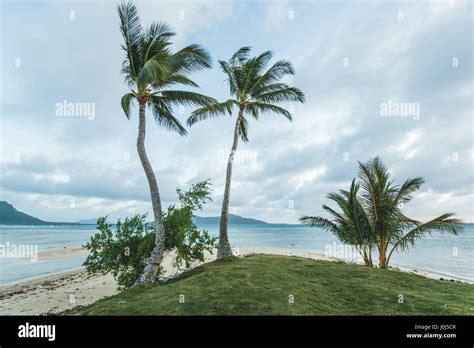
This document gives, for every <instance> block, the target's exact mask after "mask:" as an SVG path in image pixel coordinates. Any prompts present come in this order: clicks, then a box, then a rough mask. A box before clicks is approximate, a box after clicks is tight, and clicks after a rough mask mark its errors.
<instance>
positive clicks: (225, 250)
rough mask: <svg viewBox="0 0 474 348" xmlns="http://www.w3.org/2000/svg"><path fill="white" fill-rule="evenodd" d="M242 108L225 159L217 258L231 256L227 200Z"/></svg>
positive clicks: (242, 112) (228, 198)
mask: <svg viewBox="0 0 474 348" xmlns="http://www.w3.org/2000/svg"><path fill="white" fill-rule="evenodd" d="M243 114H244V110H243V108H240V110H239V115H238V116H237V121H236V122H235V129H234V142H233V143H232V149H231V151H230V154H229V160H228V161H227V173H226V177H225V190H224V200H223V202H222V211H221V221H220V229H219V244H218V246H217V258H218V259H222V258H226V257H230V256H232V249H231V248H230V243H229V237H228V235H227V224H228V220H229V200H230V183H231V180H232V162H233V161H234V154H235V151H237V144H238V143H239V130H240V120H241V118H242V117H243Z"/></svg>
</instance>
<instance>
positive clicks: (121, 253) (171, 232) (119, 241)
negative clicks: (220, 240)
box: [83, 179, 217, 289]
mask: <svg viewBox="0 0 474 348" xmlns="http://www.w3.org/2000/svg"><path fill="white" fill-rule="evenodd" d="M176 191H177V193H178V201H179V204H178V205H174V204H173V205H170V206H169V207H168V209H167V211H166V212H164V214H163V224H164V226H165V250H167V251H170V250H174V251H175V252H176V257H175V260H174V263H175V265H176V266H177V267H178V268H182V267H189V266H190V264H191V263H192V262H193V261H204V252H205V251H206V250H207V251H209V252H212V248H213V247H214V246H215V242H216V239H217V238H215V237H211V236H210V235H209V233H208V231H206V230H199V229H198V228H197V226H196V225H195V224H194V223H193V221H192V217H193V212H194V211H196V210H202V208H203V206H204V204H205V203H206V202H207V201H209V200H211V198H210V194H211V190H210V182H209V179H208V180H205V181H201V182H198V183H197V184H195V185H193V186H192V187H191V188H190V189H189V190H188V191H182V190H181V189H179V188H178V189H177V190H176ZM97 230H98V231H99V232H97V233H96V234H95V235H93V236H92V237H91V240H90V242H88V243H87V244H86V245H85V248H86V249H87V250H88V251H89V255H88V256H87V259H86V260H85V262H84V263H83V265H84V266H85V267H86V270H87V271H88V272H89V273H94V274H107V273H112V275H113V276H114V278H115V279H116V281H117V284H118V285H119V289H123V288H128V287H130V286H132V285H133V283H134V282H135V280H136V279H137V277H138V276H139V275H140V274H141V273H142V271H143V269H144V267H145V264H146V261H147V259H148V257H149V255H150V253H151V251H152V250H153V247H154V243H155V235H154V224H153V223H149V222H146V214H142V215H140V214H137V215H135V216H133V217H131V218H126V219H125V220H123V221H121V220H118V221H117V224H116V225H115V226H113V225H112V224H108V223H107V216H105V217H101V218H99V219H98V220H97Z"/></svg>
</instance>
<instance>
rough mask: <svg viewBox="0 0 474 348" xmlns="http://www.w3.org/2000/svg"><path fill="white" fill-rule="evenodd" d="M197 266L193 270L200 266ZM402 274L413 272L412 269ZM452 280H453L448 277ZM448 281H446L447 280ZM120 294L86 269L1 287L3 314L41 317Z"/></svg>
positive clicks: (61, 253)
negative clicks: (41, 315)
mask: <svg viewBox="0 0 474 348" xmlns="http://www.w3.org/2000/svg"><path fill="white" fill-rule="evenodd" d="M85 253H87V251H85V250H83V249H82V248H81V247H80V246H73V247H66V248H61V249H54V250H52V249H51V250H47V251H44V252H39V254H38V258H39V259H43V260H45V259H51V258H64V257H68V256H75V255H80V254H85ZM234 254H235V255H240V256H247V255H252V254H273V255H285V256H300V257H305V258H310V259H315V260H328V261H336V260H337V259H334V258H329V257H326V256H324V255H322V254H317V253H312V252H307V251H296V250H288V249H277V248H234ZM215 258H216V252H215V251H214V253H213V254H212V255H211V254H210V253H206V255H205V262H210V261H213V260H215ZM172 260H173V254H172V253H169V254H166V255H165V258H164V260H163V267H164V274H163V276H162V277H164V278H166V277H170V276H175V275H176V274H177V273H178V272H180V270H179V269H178V268H177V267H176V266H175V265H173V262H172ZM198 264H199V263H196V264H194V265H193V266H192V267H195V266H197V265H198ZM402 271H405V272H410V273H413V271H412V270H408V269H402ZM415 274H419V275H423V276H426V277H429V278H433V279H439V278H440V276H439V274H434V273H429V272H415ZM448 278H449V277H448ZM445 279H446V278H445ZM116 293H117V284H116V282H115V280H114V279H113V277H112V275H110V274H109V275H105V276H103V275H100V276H92V275H89V274H87V272H86V271H85V270H84V269H79V270H75V271H69V272H62V273H56V274H53V275H49V276H45V277H39V278H36V279H30V280H24V281H21V282H17V283H14V284H9V285H5V286H1V287H0V314H1V315H40V314H45V313H58V312H61V311H64V310H67V309H71V308H74V307H76V306H84V305H88V304H91V303H94V302H95V301H97V300H99V299H102V298H104V297H108V296H112V295H114V294H116Z"/></svg>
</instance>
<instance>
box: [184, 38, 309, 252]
mask: <svg viewBox="0 0 474 348" xmlns="http://www.w3.org/2000/svg"><path fill="white" fill-rule="evenodd" d="M249 52H250V47H242V48H240V49H239V50H238V51H237V52H235V53H234V54H233V55H232V57H231V58H230V59H229V60H228V61H219V65H220V67H221V69H222V71H223V72H224V73H225V74H226V75H227V83H228V85H229V90H230V99H228V100H226V101H224V102H220V103H218V102H216V103H212V104H210V105H206V106H204V107H201V108H198V109H197V110H195V111H194V112H193V113H192V114H191V116H190V117H189V118H188V125H189V126H192V125H193V124H195V123H196V122H198V121H201V120H204V119H207V118H211V117H216V116H219V115H224V114H226V113H229V114H230V115H231V114H232V111H233V109H234V108H235V109H236V110H237V118H236V120H235V128H234V138H233V142H232V148H231V152H230V154H229V159H228V161H227V172H226V181H225V190H224V199H223V202H222V211H221V220H220V232H219V244H218V251H217V257H218V258H226V257H229V256H231V255H232V251H231V248H230V243H229V238H228V235H227V225H228V214H229V199H230V186H231V178H232V163H233V159H234V154H235V152H236V151H237V145H238V142H239V138H240V139H242V141H243V142H248V122H247V118H246V116H251V117H253V118H255V119H256V120H258V118H259V116H260V114H262V113H273V114H278V115H282V116H284V117H286V118H287V119H288V120H289V121H291V120H292V116H291V113H290V112H289V111H288V110H286V109H284V108H283V107H281V106H278V105H277V104H278V103H282V102H291V101H298V102H302V103H303V102H304V101H305V97H304V94H303V92H301V91H300V90H299V89H298V88H296V87H290V86H288V85H287V84H285V83H282V82H279V81H280V80H281V79H282V77H284V76H285V75H293V74H294V73H295V71H294V70H293V67H292V65H291V63H290V62H288V61H285V60H280V61H278V62H276V63H275V64H273V65H272V66H271V67H270V68H268V70H265V69H266V67H267V65H268V63H269V62H270V60H271V58H272V55H273V54H272V52H270V51H266V52H264V53H262V54H260V55H259V56H257V57H254V58H249Z"/></svg>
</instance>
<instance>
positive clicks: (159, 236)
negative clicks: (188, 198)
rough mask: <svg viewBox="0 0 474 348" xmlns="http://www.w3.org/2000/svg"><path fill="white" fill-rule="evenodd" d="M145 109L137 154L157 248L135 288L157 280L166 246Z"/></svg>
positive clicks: (142, 106) (143, 107) (139, 127)
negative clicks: (147, 140) (148, 148)
mask: <svg viewBox="0 0 474 348" xmlns="http://www.w3.org/2000/svg"><path fill="white" fill-rule="evenodd" d="M145 107H146V106H145V103H140V104H139V119H138V138H137V152H138V156H139V157H140V161H141V163H142V166H143V169H144V170H145V174H146V178H147V179H148V185H149V187H150V196H151V204H152V206H153V215H154V218H155V247H154V248H153V251H152V252H151V255H150V257H149V258H148V261H147V264H146V266H145V268H144V270H143V273H142V274H141V275H140V277H138V279H137V280H136V281H135V284H134V285H133V286H136V285H139V284H142V283H146V282H154V281H155V280H156V278H157V277H158V273H159V271H160V265H161V261H162V259H163V252H164V246H165V227H164V225H163V219H162V211H161V199H160V192H159V191H158V184H157V183H156V178H155V173H154V172H153V168H152V167H151V164H150V161H149V160H148V156H147V154H146V151H145V130H146V118H145Z"/></svg>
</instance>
